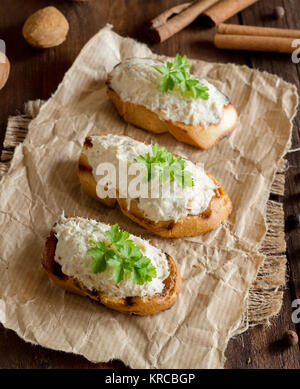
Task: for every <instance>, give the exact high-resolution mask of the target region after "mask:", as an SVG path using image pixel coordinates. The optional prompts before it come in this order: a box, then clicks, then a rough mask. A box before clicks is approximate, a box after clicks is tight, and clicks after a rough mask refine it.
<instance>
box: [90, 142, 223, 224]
mask: <svg viewBox="0 0 300 389" xmlns="http://www.w3.org/2000/svg"><path fill="white" fill-rule="evenodd" d="M90 139H91V142H92V145H93V146H92V147H89V148H88V149H87V150H86V151H85V152H84V153H85V155H86V157H87V159H88V163H89V165H90V166H91V167H92V174H93V176H94V178H95V181H96V182H97V181H98V179H99V176H97V175H96V169H97V167H98V166H99V164H100V163H104V162H105V163H107V162H110V163H112V164H114V165H115V168H116V170H118V166H119V162H120V161H122V162H124V161H125V162H126V163H127V165H128V169H127V170H128V171H130V165H131V164H133V163H136V162H134V158H136V157H137V156H139V155H144V154H145V153H150V155H152V146H149V145H145V144H144V143H143V142H138V141H136V140H134V139H132V138H129V137H127V136H118V135H97V136H91V137H90ZM185 162H186V167H185V170H187V171H190V172H191V175H192V177H193V180H194V186H190V187H188V186H185V187H184V188H182V186H181V185H180V184H179V183H178V182H177V181H172V182H171V185H170V186H171V190H170V191H169V192H170V193H168V194H167V195H161V196H160V197H158V198H154V197H153V196H151V194H147V195H146V196H141V197H138V198H136V197H135V198H136V199H137V202H136V206H137V207H138V209H139V210H140V211H142V213H143V215H144V217H145V218H147V219H150V220H152V221H154V222H159V221H169V220H170V221H171V220H174V221H175V222H176V221H177V220H178V219H180V218H182V217H185V216H187V215H199V214H201V213H202V212H204V211H205V210H206V209H207V207H208V206H209V203H210V201H211V199H212V198H213V197H214V195H215V189H216V188H217V185H215V183H214V182H213V181H212V180H211V179H210V178H209V177H208V176H207V174H206V173H205V171H204V169H203V167H202V166H198V165H195V164H194V163H192V162H191V161H188V160H185ZM131 179H132V178H131ZM118 181H119V180H116V184H115V185H116V187H117V188H116V189H118ZM128 185H129V186H128V191H127V205H128V209H129V208H130V204H131V201H132V200H133V199H134V197H133V196H132V197H130V190H129V188H130V176H128ZM158 185H159V193H160V194H163V193H165V190H164V187H163V184H162V183H161V182H158ZM148 186H149V188H151V181H150V182H149V183H148Z"/></svg>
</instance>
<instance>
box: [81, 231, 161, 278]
mask: <svg viewBox="0 0 300 389" xmlns="http://www.w3.org/2000/svg"><path fill="white" fill-rule="evenodd" d="M105 237H106V239H107V242H95V241H93V240H91V241H90V243H91V244H93V245H94V247H92V248H90V249H89V250H88V252H87V253H88V255H90V256H91V257H93V261H92V264H91V266H92V270H93V272H94V273H102V272H104V271H105V270H107V267H108V265H109V266H110V267H111V268H112V276H113V280H114V281H115V283H119V282H121V281H122V280H124V276H125V273H128V274H130V277H131V278H132V279H133V281H134V282H135V283H136V284H138V285H143V284H144V283H145V282H146V281H151V280H152V278H154V277H156V269H155V267H154V266H153V265H152V263H151V260H150V259H149V258H147V257H145V256H144V255H143V253H142V251H141V249H140V248H139V247H138V246H136V245H135V244H134V242H133V241H132V240H131V239H128V238H129V233H128V232H126V231H122V230H120V227H119V225H118V224H115V225H113V226H111V228H110V230H109V231H106V232H105Z"/></svg>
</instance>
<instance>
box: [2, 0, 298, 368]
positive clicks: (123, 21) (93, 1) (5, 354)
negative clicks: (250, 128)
mask: <svg viewBox="0 0 300 389" xmlns="http://www.w3.org/2000/svg"><path fill="white" fill-rule="evenodd" d="M182 2H184V1H179V0H161V1H157V0H89V1H88V2H73V1H71V0H49V1H46V0H26V1H19V0H1V4H0V10H1V12H0V38H1V39H4V40H5V42H6V45H7V56H8V57H9V59H10V61H11V74H10V77H9V80H8V83H7V85H6V86H5V88H4V89H3V90H1V91H0V104H1V110H0V144H1V145H2V143H3V139H4V135H5V128H6V123H7V118H8V116H9V115H15V114H17V113H19V112H22V110H23V106H24V102H26V101H28V100H32V99H38V98H39V99H48V98H49V97H50V95H51V93H53V92H54V91H55V89H56V87H57V85H58V84H59V82H60V81H61V80H62V78H63V75H64V73H65V72H66V70H68V69H69V67H70V66H71V65H72V62H73V61H74V59H75V58H76V56H77V55H78V53H79V51H80V49H81V48H82V47H83V45H84V44H85V43H86V42H87V41H88V40H89V38H91V37H92V36H93V35H94V34H95V33H96V32H97V31H98V30H99V29H100V28H102V27H103V26H104V25H105V24H106V23H111V24H113V25H114V28H115V31H116V32H118V33H119V34H121V35H124V36H130V37H133V38H135V39H138V40H144V39H145V38H144V34H143V32H142V30H143V26H144V25H145V24H146V22H147V21H149V20H150V19H152V18H154V17H155V16H157V15H158V14H159V13H161V12H162V11H164V10H165V9H167V8H170V7H172V6H174V5H177V4H180V3H182ZM47 5H54V6H57V8H58V9H59V10H61V11H62V12H63V13H64V15H65V16H66V17H67V19H68V21H69V23H70V32H69V35H68V37H67V40H66V41H65V42H64V43H63V44H62V45H61V46H59V47H57V48H53V49H48V50H36V49H33V48H32V47H30V46H29V45H28V44H27V43H26V42H25V40H24V39H23V38H22V34H21V30H22V25H23V23H24V21H25V19H26V18H27V17H28V16H29V15H31V14H32V13H33V12H35V11H36V10H38V9H39V8H42V7H45V6H47ZM275 6H283V7H284V9H285V16H284V17H283V18H282V19H274V18H273V17H272V16H271V14H272V12H273V9H274V7H275ZM228 22H230V23H237V24H249V25H257V26H269V27H281V28H293V29H300V18H299V0H260V1H259V2H258V3H256V4H254V5H253V6H251V7H250V8H248V9H246V10H244V11H243V12H241V13H240V14H238V15H236V16H235V17H233V18H231V19H230V20H229V21H228ZM213 33H214V31H213V30H205V29H203V28H202V27H201V26H200V25H199V22H197V21H196V22H194V23H193V24H192V25H191V26H189V27H187V28H186V29H185V30H184V31H181V32H179V33H178V34H177V35H175V36H173V37H172V38H170V39H169V40H167V41H166V42H164V43H161V44H157V45H153V46H151V49H152V50H153V51H154V52H156V53H160V54H166V55H170V56H174V55H175V54H176V53H177V52H180V53H182V54H183V53H184V54H186V55H187V56H188V57H191V58H199V59H202V60H207V61H214V62H234V63H237V64H246V65H248V66H250V67H253V68H258V69H261V70H266V71H268V72H271V73H275V74H277V75H279V76H280V77H282V78H284V79H285V80H286V81H289V82H292V83H294V84H296V85H297V86H298V88H299V86H300V81H299V77H300V64H298V65H297V64H293V63H292V61H291V57H290V56H289V55H282V54H274V53H252V52H233V51H222V50H217V49H215V48H214V46H213V44H212V37H213ZM293 147H300V113H299V114H298V116H297V117H296V119H295V122H294V132H293ZM288 162H289V168H288V169H287V173H286V178H287V183H286V194H285V197H284V198H282V199H281V200H282V201H283V202H284V206H285V212H286V215H289V214H291V213H296V212H300V152H295V153H290V154H288ZM286 239H287V246H288V259H289V271H290V276H289V281H288V283H287V288H286V291H285V295H284V302H283V308H282V310H281V312H280V314H279V315H278V317H276V318H273V319H272V324H271V326H269V327H263V326H259V327H255V328H253V329H250V330H248V331H247V332H246V333H244V334H242V335H239V336H237V337H236V338H234V339H232V340H231V341H230V342H229V345H228V349H227V351H226V358H227V361H226V366H225V367H226V368H246V369H253V368H277V369H295V368H297V369H299V367H300V360H299V355H300V353H299V346H295V347H292V348H284V347H282V344H281V342H280V339H281V337H282V334H283V333H284V331H285V330H286V329H292V330H298V334H299V329H300V328H299V324H298V325H297V326H298V328H296V326H295V324H293V323H292V320H291V314H292V308H291V302H292V301H293V300H295V299H296V298H298V299H300V258H299V257H300V230H299V229H298V230H294V231H292V232H290V233H288V234H287V235H286ZM124 367H125V366H124V365H123V364H122V362H120V361H112V362H110V363H98V364H92V363H90V362H88V361H87V360H86V359H85V358H83V357H80V356H76V355H73V354H66V353H63V352H58V351H52V350H47V349H45V348H42V347H40V346H33V345H30V344H28V343H25V342H24V341H23V340H21V339H20V338H19V337H18V336H17V335H16V334H15V333H14V332H13V331H10V330H7V329H5V328H4V327H3V326H1V325H0V369H3V368H89V369H99V368H100V369H105V368H124Z"/></svg>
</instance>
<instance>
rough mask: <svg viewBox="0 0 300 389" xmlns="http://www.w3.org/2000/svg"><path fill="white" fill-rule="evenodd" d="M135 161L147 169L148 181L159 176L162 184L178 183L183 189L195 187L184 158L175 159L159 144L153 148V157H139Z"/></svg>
mask: <svg viewBox="0 0 300 389" xmlns="http://www.w3.org/2000/svg"><path fill="white" fill-rule="evenodd" d="M134 161H135V162H138V163H141V164H142V165H144V167H145V168H146V169H147V176H146V181H150V180H152V179H153V178H155V177H157V176H158V178H159V180H160V181H161V182H167V181H177V182H178V184H179V185H180V186H181V187H182V188H184V187H188V186H190V187H191V186H194V180H193V177H192V174H191V172H189V171H188V170H185V167H186V162H185V161H184V160H183V159H182V158H179V157H178V158H175V157H174V155H173V154H171V153H169V152H168V151H167V150H166V149H165V148H164V147H162V146H159V145H158V144H157V143H156V144H155V145H154V146H153V147H152V155H150V153H146V154H144V155H139V156H138V157H137V158H135V159H134Z"/></svg>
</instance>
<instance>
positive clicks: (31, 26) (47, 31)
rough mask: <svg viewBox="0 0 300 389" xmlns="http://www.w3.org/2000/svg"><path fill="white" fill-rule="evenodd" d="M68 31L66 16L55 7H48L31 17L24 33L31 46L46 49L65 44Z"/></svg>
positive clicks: (25, 24) (26, 23) (25, 25)
mask: <svg viewBox="0 0 300 389" xmlns="http://www.w3.org/2000/svg"><path fill="white" fill-rule="evenodd" d="M68 31H69V23H68V21H67V19H66V18H65V17H64V15H63V14H62V13H61V12H60V11H59V10H58V9H57V8H55V7H46V8H42V9H40V10H39V11H37V12H35V13H34V14H32V15H31V16H29V18H28V19H27V20H26V22H25V23H24V26H23V31H22V32H23V36H24V38H25V39H26V41H27V42H28V43H29V44H30V45H31V46H33V47H36V48H38V49H46V48H49V47H55V46H58V45H60V44H61V43H63V42H64V40H65V39H66V36H67V34H68Z"/></svg>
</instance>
